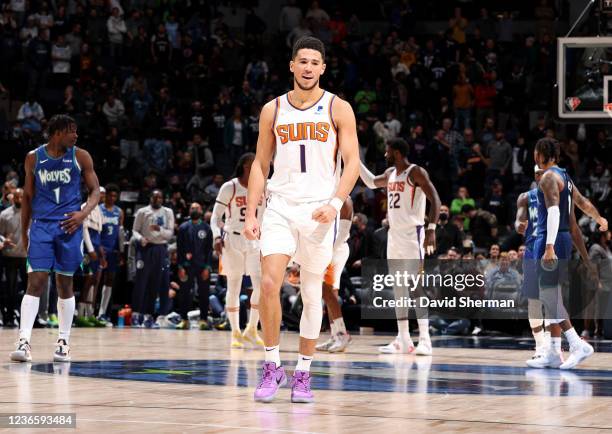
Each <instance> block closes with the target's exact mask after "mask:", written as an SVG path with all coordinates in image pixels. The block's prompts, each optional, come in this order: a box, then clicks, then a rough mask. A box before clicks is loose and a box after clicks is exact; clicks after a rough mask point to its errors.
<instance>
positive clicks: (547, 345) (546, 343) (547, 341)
mask: <svg viewBox="0 0 612 434" xmlns="http://www.w3.org/2000/svg"><path fill="white" fill-rule="evenodd" d="M551 345H552V344H551V342H550V332H548V331H545V332H544V346H545V348H550V346H551Z"/></svg>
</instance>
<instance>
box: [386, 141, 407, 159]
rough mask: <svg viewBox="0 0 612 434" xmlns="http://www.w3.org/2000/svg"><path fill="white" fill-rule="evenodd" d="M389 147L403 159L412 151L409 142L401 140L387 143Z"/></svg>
mask: <svg viewBox="0 0 612 434" xmlns="http://www.w3.org/2000/svg"><path fill="white" fill-rule="evenodd" d="M387 146H388V147H389V148H391V149H393V150H394V151H398V152H399V153H400V155H401V156H402V157H406V156H407V155H408V150H409V149H410V146H409V145H408V142H406V141H405V140H404V139H401V138H396V139H391V140H389V141H388V142H387Z"/></svg>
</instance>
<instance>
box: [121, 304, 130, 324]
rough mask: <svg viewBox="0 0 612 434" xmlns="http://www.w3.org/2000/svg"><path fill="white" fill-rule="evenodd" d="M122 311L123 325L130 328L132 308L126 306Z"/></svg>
mask: <svg viewBox="0 0 612 434" xmlns="http://www.w3.org/2000/svg"><path fill="white" fill-rule="evenodd" d="M123 310H124V311H125V314H124V316H125V325H126V326H131V325H132V308H131V307H130V305H129V304H126V305H125V306H124V307H123Z"/></svg>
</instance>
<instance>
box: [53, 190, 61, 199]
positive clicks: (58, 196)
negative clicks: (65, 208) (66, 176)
mask: <svg viewBox="0 0 612 434" xmlns="http://www.w3.org/2000/svg"><path fill="white" fill-rule="evenodd" d="M53 192H54V193H55V203H60V187H57V188H54V189H53Z"/></svg>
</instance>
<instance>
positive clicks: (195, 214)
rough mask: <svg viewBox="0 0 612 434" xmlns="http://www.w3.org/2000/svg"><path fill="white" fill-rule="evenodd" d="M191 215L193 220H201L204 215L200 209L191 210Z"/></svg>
mask: <svg viewBox="0 0 612 434" xmlns="http://www.w3.org/2000/svg"><path fill="white" fill-rule="evenodd" d="M189 217H191V219H192V220H199V219H200V218H201V217H202V213H201V212H200V211H191V213H189Z"/></svg>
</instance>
